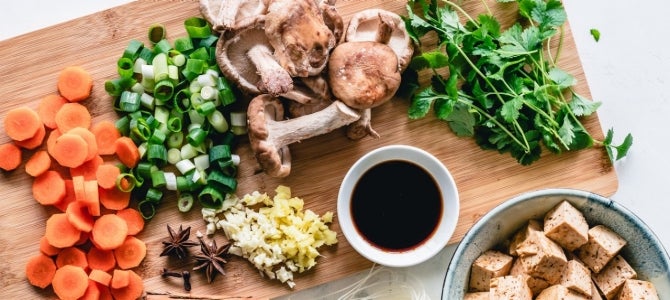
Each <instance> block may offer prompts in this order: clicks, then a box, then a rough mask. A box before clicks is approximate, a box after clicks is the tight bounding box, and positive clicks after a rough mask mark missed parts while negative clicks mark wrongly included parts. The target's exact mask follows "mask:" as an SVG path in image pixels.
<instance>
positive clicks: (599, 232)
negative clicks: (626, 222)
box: [578, 225, 626, 273]
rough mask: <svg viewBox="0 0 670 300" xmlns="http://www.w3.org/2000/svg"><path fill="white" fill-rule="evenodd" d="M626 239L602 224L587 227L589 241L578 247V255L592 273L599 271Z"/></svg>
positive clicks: (623, 244)
mask: <svg viewBox="0 0 670 300" xmlns="http://www.w3.org/2000/svg"><path fill="white" fill-rule="evenodd" d="M625 245H626V240H624V239H623V238H622V237H621V236H619V235H618V234H617V233H616V232H614V231H612V230H611V229H609V228H607V227H606V226H604V225H597V226H594V227H593V228H591V229H589V241H588V242H586V244H584V245H582V246H581V247H579V253H578V257H579V259H580V260H581V261H582V262H584V264H585V265H586V266H587V267H589V269H591V271H593V272H594V273H599V272H600V270H602V269H603V268H604V267H605V265H607V263H608V262H609V261H610V260H611V259H612V258H614V257H615V256H616V255H617V254H618V253H619V251H620V250H621V248H623V246H625Z"/></svg>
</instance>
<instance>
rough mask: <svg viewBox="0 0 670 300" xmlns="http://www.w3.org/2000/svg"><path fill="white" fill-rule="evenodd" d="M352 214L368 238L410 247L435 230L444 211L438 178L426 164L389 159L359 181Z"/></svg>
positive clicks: (396, 247)
mask: <svg viewBox="0 0 670 300" xmlns="http://www.w3.org/2000/svg"><path fill="white" fill-rule="evenodd" d="M351 215H352V217H353V221H354V225H355V227H356V229H357V230H358V232H359V233H360V234H361V235H362V236H363V237H365V238H366V239H367V240H368V242H370V243H372V244H374V245H376V246H377V247H379V248H382V249H384V250H387V251H393V252H401V251H406V250H410V249H412V248H414V247H416V246H418V245H420V244H421V243H423V242H424V241H425V240H427V239H428V238H429V237H430V236H431V235H432V234H433V232H434V231H435V228H436V227H437V224H438V222H439V220H440V217H441V215H442V196H441V195H440V189H439V187H438V185H437V183H436V182H435V179H433V177H432V176H431V175H430V174H428V172H427V171H426V170H424V169H423V168H422V167H420V166H418V165H416V164H414V163H411V162H407V161H401V160H390V161H385V162H382V163H380V164H377V165H375V166H373V167H372V168H370V169H369V170H368V171H366V172H365V173H364V174H363V176H361V178H360V179H359V180H358V182H357V183H356V186H355V187H354V191H353V193H352V196H351Z"/></svg>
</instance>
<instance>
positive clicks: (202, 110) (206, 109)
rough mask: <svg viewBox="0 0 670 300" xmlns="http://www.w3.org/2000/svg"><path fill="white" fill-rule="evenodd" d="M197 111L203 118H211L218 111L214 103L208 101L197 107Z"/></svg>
mask: <svg viewBox="0 0 670 300" xmlns="http://www.w3.org/2000/svg"><path fill="white" fill-rule="evenodd" d="M195 110H196V111H197V112H198V113H199V114H201V115H203V116H209V115H211V114H212V113H213V112H214V111H216V105H214V102H212V101H206V102H203V103H201V104H200V105H198V106H196V107H195Z"/></svg>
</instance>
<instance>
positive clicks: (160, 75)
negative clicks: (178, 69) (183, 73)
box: [151, 53, 168, 82]
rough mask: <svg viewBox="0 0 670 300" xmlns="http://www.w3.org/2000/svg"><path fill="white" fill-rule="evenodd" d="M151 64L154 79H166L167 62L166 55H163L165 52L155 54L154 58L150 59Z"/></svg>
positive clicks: (157, 80)
mask: <svg viewBox="0 0 670 300" xmlns="http://www.w3.org/2000/svg"><path fill="white" fill-rule="evenodd" d="M151 65H152V66H153V69H154V73H153V78H154V81H156V82H159V81H161V80H163V79H168V62H167V55H165V53H158V54H156V56H155V57H154V59H153V60H152V61H151Z"/></svg>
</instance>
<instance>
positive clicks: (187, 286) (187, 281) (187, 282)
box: [161, 268, 191, 292]
mask: <svg viewBox="0 0 670 300" xmlns="http://www.w3.org/2000/svg"><path fill="white" fill-rule="evenodd" d="M161 277H163V278H167V277H177V278H181V279H183V281H184V290H185V291H187V292H189V291H191V273H190V272H189V271H182V272H181V273H179V272H174V271H169V270H168V269H167V268H163V270H162V271H161Z"/></svg>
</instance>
